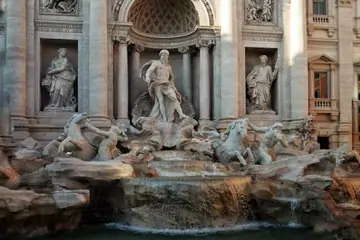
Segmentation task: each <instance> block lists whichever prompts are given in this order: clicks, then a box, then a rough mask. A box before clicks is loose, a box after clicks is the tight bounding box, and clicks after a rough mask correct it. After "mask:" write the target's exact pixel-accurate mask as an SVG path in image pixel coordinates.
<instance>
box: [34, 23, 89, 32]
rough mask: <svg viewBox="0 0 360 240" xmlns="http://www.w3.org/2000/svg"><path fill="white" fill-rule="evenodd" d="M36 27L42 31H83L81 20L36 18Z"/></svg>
mask: <svg viewBox="0 0 360 240" xmlns="http://www.w3.org/2000/svg"><path fill="white" fill-rule="evenodd" d="M35 29H36V31H40V32H63V33H82V29H83V26H82V23H81V22H69V21H61V22H54V21H48V20H46V21H44V20H36V21H35Z"/></svg>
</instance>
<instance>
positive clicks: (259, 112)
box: [249, 110, 276, 115]
mask: <svg viewBox="0 0 360 240" xmlns="http://www.w3.org/2000/svg"><path fill="white" fill-rule="evenodd" d="M249 114H250V115H276V112H275V111H273V110H252V111H250V112H249Z"/></svg>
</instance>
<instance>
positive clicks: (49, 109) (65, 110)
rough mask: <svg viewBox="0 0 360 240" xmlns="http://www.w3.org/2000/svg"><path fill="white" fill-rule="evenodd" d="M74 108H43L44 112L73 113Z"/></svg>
mask: <svg viewBox="0 0 360 240" xmlns="http://www.w3.org/2000/svg"><path fill="white" fill-rule="evenodd" d="M75 110H76V106H70V107H52V106H47V107H45V108H44V112H75Z"/></svg>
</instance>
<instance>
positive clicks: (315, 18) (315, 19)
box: [309, 14, 334, 25]
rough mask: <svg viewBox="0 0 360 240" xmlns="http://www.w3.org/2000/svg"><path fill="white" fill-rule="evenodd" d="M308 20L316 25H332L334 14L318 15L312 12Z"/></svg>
mask: <svg viewBox="0 0 360 240" xmlns="http://www.w3.org/2000/svg"><path fill="white" fill-rule="evenodd" d="M309 20H310V22H312V23H314V24H316V25H333V24H334V16H330V15H318V14H312V15H310V16H309Z"/></svg>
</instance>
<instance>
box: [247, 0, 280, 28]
mask: <svg viewBox="0 0 360 240" xmlns="http://www.w3.org/2000/svg"><path fill="white" fill-rule="evenodd" d="M244 2H245V9H246V10H245V22H246V24H248V25H269V24H276V22H277V19H276V18H277V16H276V12H277V11H276V9H277V5H276V3H277V2H276V0H247V1H244Z"/></svg>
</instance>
